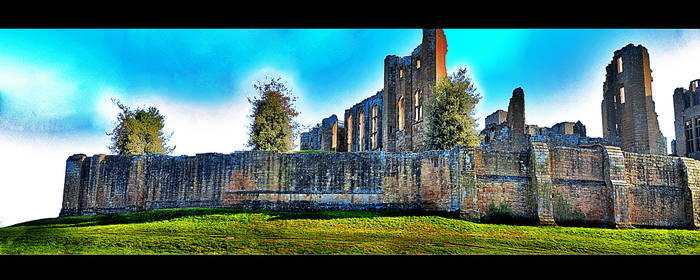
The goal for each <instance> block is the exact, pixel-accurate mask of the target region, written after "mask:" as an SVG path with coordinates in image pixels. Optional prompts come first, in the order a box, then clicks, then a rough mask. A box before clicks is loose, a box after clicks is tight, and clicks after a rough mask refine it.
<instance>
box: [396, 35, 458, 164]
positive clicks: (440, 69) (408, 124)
mask: <svg viewBox="0 0 700 280" xmlns="http://www.w3.org/2000/svg"><path fill="white" fill-rule="evenodd" d="M446 54H447V40H446V37H445V33H444V32H443V31H442V29H424V30H423V39H422V41H421V44H420V45H418V46H417V47H416V48H415V49H414V50H413V52H411V55H409V56H404V57H399V56H396V55H388V56H386V58H385V59H384V109H385V110H384V115H383V119H384V126H383V127H382V130H384V133H383V136H384V138H383V142H384V145H385V150H386V151H388V152H402V151H412V152H418V151H422V150H423V131H424V129H425V121H424V117H425V113H424V112H423V109H422V108H423V105H422V104H425V103H426V102H427V100H429V98H430V97H431V96H432V93H431V91H430V87H431V86H432V85H435V83H436V81H437V79H439V78H440V77H443V76H446V75H447V69H446V65H445V56H446ZM399 103H400V104H399ZM417 108H418V109H417ZM400 119H402V120H403V123H401V121H400Z"/></svg>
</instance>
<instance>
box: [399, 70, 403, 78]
mask: <svg viewBox="0 0 700 280" xmlns="http://www.w3.org/2000/svg"><path fill="white" fill-rule="evenodd" d="M399 78H403V69H399Z"/></svg>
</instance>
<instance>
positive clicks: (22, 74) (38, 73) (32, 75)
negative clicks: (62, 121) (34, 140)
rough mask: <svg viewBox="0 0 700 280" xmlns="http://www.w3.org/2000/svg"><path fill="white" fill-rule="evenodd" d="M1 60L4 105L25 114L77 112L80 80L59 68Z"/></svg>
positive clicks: (55, 115)
mask: <svg viewBox="0 0 700 280" xmlns="http://www.w3.org/2000/svg"><path fill="white" fill-rule="evenodd" d="M2 61H3V63H2V64H0V91H1V92H2V93H3V103H4V105H3V106H4V109H6V110H8V111H11V112H15V113H18V114H20V115H22V116H33V117H40V118H58V117H63V116H67V115H70V114H73V113H75V111H76V106H71V104H74V103H75V102H76V101H79V98H80V95H79V91H78V84H77V83H75V82H72V81H71V79H69V78H66V77H65V76H64V75H63V74H62V73H61V72H60V71H59V70H57V69H50V68H39V67H34V66H27V65H24V64H21V63H15V62H13V61H11V60H5V59H4V58H3V60H2Z"/></svg>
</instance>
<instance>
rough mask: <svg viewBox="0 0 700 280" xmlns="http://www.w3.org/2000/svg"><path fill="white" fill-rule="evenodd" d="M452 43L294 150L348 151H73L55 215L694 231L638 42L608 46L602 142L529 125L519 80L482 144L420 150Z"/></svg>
mask: <svg viewBox="0 0 700 280" xmlns="http://www.w3.org/2000/svg"><path fill="white" fill-rule="evenodd" d="M446 52H447V43H446V40H445V36H444V33H443V32H442V30H439V29H437V30H434V29H426V30H423V41H422V43H421V44H420V45H419V46H418V47H417V48H416V49H415V50H414V51H413V52H412V54H411V55H410V56H405V57H398V56H393V55H390V56H387V57H386V59H385V63H384V88H383V89H382V90H380V91H378V92H377V93H376V94H374V95H372V96H370V97H367V98H366V99H364V100H363V101H361V102H359V103H357V104H355V105H354V106H352V107H351V108H349V109H347V110H345V114H344V116H343V118H344V119H343V120H340V119H338V117H337V116H336V115H332V116H330V117H328V118H325V119H323V120H322V122H321V123H320V124H318V125H317V126H316V127H314V128H312V129H311V130H310V131H308V132H304V133H302V134H301V149H302V150H325V151H336V152H344V153H277V152H264V151H245V152H234V153H231V154H219V153H207V154H197V155H196V156H177V157H175V156H165V155H158V154H152V155H136V156H119V155H102V154H100V155H94V156H92V157H88V156H86V155H84V154H76V155H72V156H70V157H69V158H68V159H67V161H66V170H65V171H66V173H65V185H64V193H63V204H62V209H61V213H60V216H69V215H93V214H104V213H120V212H127V211H141V210H152V209H162V208H173V207H227V208H240V209H263V210H276V211H317V210H389V209H391V210H402V211H427V212H440V213H456V214H458V215H459V216H460V217H462V218H464V219H468V220H472V221H488V213H490V212H492V211H493V210H494V207H500V206H501V205H505V206H507V207H508V209H510V210H511V212H510V213H508V215H509V217H510V218H512V219H513V220H515V221H520V222H531V223H536V224H539V225H593V226H611V227H618V228H629V227H668V228H692V229H697V228H700V161H696V160H694V159H691V158H688V157H672V156H666V155H665V140H664V138H663V135H661V133H660V131H659V128H658V122H657V120H656V113H655V111H654V103H653V100H652V99H651V70H650V68H649V57H648V53H647V52H646V49H644V47H642V46H637V47H635V46H633V45H631V44H630V45H628V46H626V47H624V48H623V49H621V50H618V51H616V52H615V55H614V56H613V62H611V64H610V65H608V67H607V68H606V70H607V75H606V82H605V83H604V86H603V87H604V99H603V102H602V104H601V107H602V116H603V128H604V136H605V137H603V138H591V137H587V136H586V128H585V126H584V125H583V124H582V123H581V122H580V121H578V122H560V123H557V124H555V125H554V126H552V127H551V128H548V127H538V126H536V125H527V124H526V122H525V102H524V94H525V93H524V90H523V89H522V88H516V89H515V90H513V93H512V96H511V99H510V102H509V105H508V110H507V111H504V110H497V111H496V112H494V113H493V114H491V115H489V116H487V117H486V127H485V129H484V130H482V131H481V135H482V136H483V142H482V143H481V145H480V146H478V147H473V148H465V147H455V148H454V149H452V150H447V151H422V138H423V134H422V133H423V129H424V126H425V123H424V122H423V111H422V104H423V102H424V101H425V100H426V98H429V97H430V95H431V93H430V90H429V88H430V85H432V84H434V83H435V81H436V80H437V78H438V77H440V76H444V75H446V71H445V54H446ZM699 86H700V80H696V81H693V82H691V88H690V90H689V91H685V90H684V89H677V90H676V92H675V94H674V104H675V105H676V135H682V134H679V132H678V131H679V128H685V129H686V130H691V131H690V133H691V134H688V135H691V136H692V135H694V137H692V138H691V137H688V138H687V139H685V138H679V139H677V140H678V141H677V142H680V143H675V144H674V150H678V153H679V154H681V155H689V156H690V155H697V154H695V153H694V151H697V149H698V148H699V147H700V144H698V143H700V140H698V139H700V137H699V136H698V135H700V132H698V131H700V111H697V110H696V109H697V108H700V106H697V107H695V106H696V105H697V104H700V102H698V101H697V99H698V87H699ZM698 110H700V109H698ZM679 113H680V114H679ZM688 123H690V124H691V125H690V126H689V127H688ZM679 124H680V125H683V124H685V125H686V126H685V127H682V126H680V127H679ZM695 125H697V128H698V129H697V130H696V126H695ZM637 127H639V128H640V129H636V128H637ZM692 130H695V131H694V132H695V133H696V134H692V132H693V131H692ZM696 137H697V138H696ZM683 143H686V144H687V145H692V144H693V143H695V146H693V149H694V150H690V149H687V150H683V149H681V147H683ZM688 143H689V144H688ZM688 147H690V146H688Z"/></svg>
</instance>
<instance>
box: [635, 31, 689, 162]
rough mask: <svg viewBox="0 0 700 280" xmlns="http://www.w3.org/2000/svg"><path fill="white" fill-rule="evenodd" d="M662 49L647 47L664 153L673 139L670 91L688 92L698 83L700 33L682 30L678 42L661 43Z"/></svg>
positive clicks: (671, 96) (671, 94)
mask: <svg viewBox="0 0 700 280" xmlns="http://www.w3.org/2000/svg"><path fill="white" fill-rule="evenodd" d="M665 43H666V44H665V45H663V46H658V47H657V46H655V45H651V46H649V47H647V48H648V50H649V57H650V58H649V60H650V61H651V70H652V73H651V76H652V77H653V79H654V80H653V82H652V93H653V98H654V103H656V113H657V114H658V115H659V117H658V119H659V126H660V128H661V133H663V135H664V136H666V138H667V142H668V143H667V145H668V152H669V153H670V152H671V148H670V145H671V140H673V139H675V138H676V137H675V132H674V127H673V125H674V124H673V120H674V118H675V116H674V113H673V91H674V90H675V89H676V88H678V87H683V88H686V89H688V84H689V83H690V81H692V80H695V79H700V68H699V67H698V66H699V65H700V30H686V31H683V32H682V35H681V36H680V37H679V38H678V40H674V41H671V42H665Z"/></svg>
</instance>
